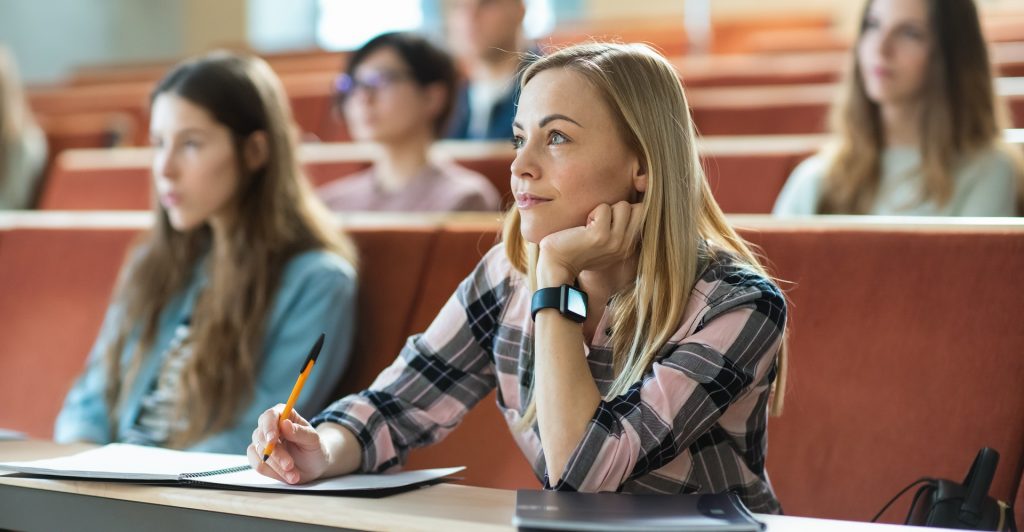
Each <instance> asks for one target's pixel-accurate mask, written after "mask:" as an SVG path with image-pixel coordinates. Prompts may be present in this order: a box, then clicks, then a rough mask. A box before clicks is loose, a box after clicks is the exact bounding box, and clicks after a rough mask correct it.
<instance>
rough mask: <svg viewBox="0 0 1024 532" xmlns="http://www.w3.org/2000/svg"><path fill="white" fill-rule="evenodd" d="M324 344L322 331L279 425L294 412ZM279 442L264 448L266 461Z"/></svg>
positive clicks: (301, 372)
mask: <svg viewBox="0 0 1024 532" xmlns="http://www.w3.org/2000/svg"><path fill="white" fill-rule="evenodd" d="M323 346H324V333H320V338H317V339H316V343H315V344H313V349H312V350H310V351H309V356H308V357H306V363H305V364H303V365H302V371H300V372H299V378H298V380H296V381H295V386H294V387H293V388H292V393H291V395H289V396H288V402H287V403H285V405H284V411H283V412H281V417H279V418H277V423H278V425H280V424H281V421H282V420H284V419H288V416H290V415H291V414H292V407H293V406H295V400H296V399H298V398H299V394H300V393H302V386H303V385H304V384H306V378H307V377H309V373H310V372H311V371H313V364H315V363H316V357H317V356H319V355H320V349H321V348H322V347H323ZM275 443H277V442H273V441H272V442H270V444H269V445H267V448H266V449H264V450H263V461H264V462H266V461H267V458H270V453H272V452H274V444H275Z"/></svg>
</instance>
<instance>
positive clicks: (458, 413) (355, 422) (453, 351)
mask: <svg viewBox="0 0 1024 532" xmlns="http://www.w3.org/2000/svg"><path fill="white" fill-rule="evenodd" d="M499 251H500V247H496V248H494V249H492V250H491V252H489V253H488V255H487V256H485V257H484V259H483V260H482V261H481V262H480V263H479V264H478V265H477V267H476V268H475V270H474V271H473V272H472V273H471V274H470V275H469V277H467V278H466V279H465V280H463V281H462V283H461V284H460V285H459V287H458V289H457V290H456V292H455V294H453V295H452V297H451V298H450V299H449V300H448V302H447V303H445V305H444V307H443V308H442V309H441V312H440V313H439V314H438V315H437V317H436V318H435V319H434V321H433V323H431V325H430V326H429V327H428V328H427V330H426V331H425V332H424V333H422V334H417V335H414V336H412V337H410V338H409V339H408V341H407V342H406V344H405V347H404V348H403V349H402V351H401V353H400V354H399V356H398V358H397V359H396V360H395V361H394V363H392V364H391V366H389V367H388V368H387V369H385V370H384V371H383V372H382V373H381V374H380V375H379V376H378V377H377V379H376V380H375V381H374V382H373V384H372V385H371V386H370V388H369V389H367V390H364V391H362V392H359V393H357V394H354V395H350V396H348V397H345V398H342V399H340V400H338V401H336V402H335V403H333V404H331V405H330V406H328V407H327V408H326V409H325V410H324V411H323V412H321V413H320V414H318V415H317V416H316V417H314V418H313V419H312V420H311V423H312V424H313V425H314V426H315V425H319V424H320V423H323V422H326V421H330V422H334V423H338V424H340V425H342V426H345V427H346V428H348V429H350V430H351V431H352V432H353V433H354V434H355V435H356V437H357V438H358V440H359V443H360V444H361V446H362V451H363V456H362V461H361V465H360V471H363V472H374V473H378V472H385V471H388V470H389V469H392V468H395V467H398V466H400V465H402V464H403V463H404V462H405V459H406V456H407V455H408V452H409V451H410V450H411V449H413V448H416V447H422V446H426V445H430V444H432V443H436V442H438V441H440V440H441V439H443V438H444V437H445V436H446V435H447V434H448V433H449V432H451V430H453V429H454V428H455V427H456V426H457V425H458V424H459V422H460V421H461V420H462V418H463V416H465V414H466V413H467V412H468V411H469V410H470V409H471V408H472V407H473V406H474V405H475V404H476V403H477V402H479V401H480V399H482V398H483V397H485V396H486V395H487V394H488V393H490V391H491V390H492V389H494V387H495V385H496V376H495V371H494V364H493V362H492V356H491V352H492V345H491V343H492V341H493V338H494V331H495V329H496V328H497V325H498V322H499V319H500V315H501V313H502V311H503V308H504V303H505V300H506V299H507V296H508V291H509V282H510V281H509V279H508V276H507V275H503V274H502V272H501V271H499V270H497V269H496V268H494V267H492V266H491V264H490V263H491V262H493V261H489V258H490V257H492V255H494V253H496V252H499ZM506 273H507V272H506Z"/></svg>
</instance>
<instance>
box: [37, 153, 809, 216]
mask: <svg viewBox="0 0 1024 532" xmlns="http://www.w3.org/2000/svg"><path fill="white" fill-rule="evenodd" d="M823 142H824V138H823V137H821V136H819V135H803V136H771V137H758V138H754V137H722V138H710V137H708V138H704V139H702V140H701V153H702V155H703V157H704V166H705V169H706V171H707V174H708V178H709V179H710V182H711V184H712V189H713V190H714V192H715V195H716V197H717V198H718V201H719V203H720V204H721V205H722V208H723V209H725V210H726V212H738V213H768V212H771V208H772V205H773V204H774V201H775V198H776V196H778V193H779V191H780V190H781V189H782V186H783V185H784V184H785V182H786V178H787V177H788V176H789V173H790V172H791V171H792V170H793V168H794V167H795V166H796V165H797V164H798V163H799V162H800V161H801V160H802V159H803V158H804V157H807V156H808V155H810V154H811V153H814V152H815V151H816V150H817V149H818V148H819V147H820V146H821V145H822V143H823ZM373 153H374V147H373V146H372V145H366V144H356V143H335V144H305V145H303V146H302V148H301V151H300V157H301V160H302V161H303V163H304V166H305V169H306V172H307V174H308V175H309V177H310V179H311V180H312V182H313V184H314V185H317V186H319V185H322V184H324V183H326V182H328V181H331V180H333V179H337V178H339V177H343V176H345V175H348V174H350V173H352V172H355V171H358V170H360V169H363V168H366V167H367V166H368V165H369V164H370V160H371V159H372V158H373ZM435 154H436V156H437V157H439V158H450V159H454V160H456V161H457V162H458V163H460V164H462V165H465V166H467V167H468V168H471V169H473V170H475V171H477V172H480V173H481V174H483V175H484V176H486V177H487V178H488V180H490V181H491V182H492V183H493V184H494V186H495V188H497V189H498V190H499V191H502V193H503V194H505V195H506V196H507V195H508V191H509V176H510V171H509V165H510V164H511V162H512V159H513V157H514V155H515V152H514V151H513V150H512V148H511V145H510V144H509V143H507V142H464V141H444V142H440V143H438V145H437V146H436V147H435ZM151 159H152V155H151V151H150V150H149V149H148V148H122V149H111V150H71V151H67V152H65V153H62V154H60V155H59V156H57V160H56V162H55V164H54V165H53V168H52V169H51V171H50V174H49V176H48V177H47V179H46V181H45V183H44V184H43V187H42V192H41V195H40V201H39V208H41V209H48V210H143V209H147V208H149V206H150V190H151V188H152V187H151V183H152V180H151V178H150V175H151V171H150V163H151ZM506 199H508V198H506Z"/></svg>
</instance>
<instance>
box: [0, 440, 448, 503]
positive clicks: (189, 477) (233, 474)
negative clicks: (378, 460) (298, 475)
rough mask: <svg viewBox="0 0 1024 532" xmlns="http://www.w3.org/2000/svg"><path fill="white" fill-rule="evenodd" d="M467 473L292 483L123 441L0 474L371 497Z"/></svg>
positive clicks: (15, 465) (2, 466)
mask: <svg viewBox="0 0 1024 532" xmlns="http://www.w3.org/2000/svg"><path fill="white" fill-rule="evenodd" d="M463 469H465V468H464V467H449V468H443V469H421V470H413V471H403V472H400V473H387V474H379V475H345V476H341V477H335V478H328V479H322V480H318V481H314V482H310V483H307V484H300V485H291V484H285V483H283V482H279V481H277V480H274V479H271V478H267V477H265V476H263V475H260V474H259V473H257V472H255V471H253V470H252V469H251V468H250V467H249V465H248V462H247V461H246V458H245V456H241V455H234V454H217V453H198V452H184V451H175V450H171V449H161V448H159V447H145V446H141V445H130V444H123V443H112V444H109V445H104V446H103V447H98V448H96V449H91V450H88V451H84V452H81V453H78V454H73V455H70V456H65V457H60V458H50V459H46V460H32V461H27V462H0V471H9V472H13V473H20V474H22V475H27V476H41V477H48V478H66V479H75V480H102V481H119V482H136V483H143V484H161V485H181V486H198V487H209V488H222V489H238V490H252V491H283V492H307V493H319V494H328V493H333V494H340V495H370V496H373V495H386V494H390V493H396V492H399V491H404V490H407V489H412V488H416V487H420V486H424V485H428V484H433V483H436V482H440V481H442V480H444V479H445V477H448V476H451V475H454V474H455V473H458V472H459V471H462V470H463Z"/></svg>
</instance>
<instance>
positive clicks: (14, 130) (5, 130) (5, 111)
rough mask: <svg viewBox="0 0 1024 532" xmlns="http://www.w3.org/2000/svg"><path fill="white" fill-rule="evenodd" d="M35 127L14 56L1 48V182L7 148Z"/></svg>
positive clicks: (4, 177)
mask: <svg viewBox="0 0 1024 532" xmlns="http://www.w3.org/2000/svg"><path fill="white" fill-rule="evenodd" d="M34 127H35V120H34V118H33V116H32V111H31V110H30V109H29V107H28V101H27V100H26V98H25V91H24V89H23V88H22V86H21V76H20V75H19V74H18V65H17V63H15V61H14V56H13V55H12V54H11V52H10V51H9V50H8V49H7V48H6V47H3V46H0V182H2V181H3V180H4V179H7V175H6V168H7V157H8V154H7V148H8V146H11V145H12V144H15V143H16V142H18V141H19V139H21V137H22V136H23V135H24V134H25V132H26V131H28V130H29V129H32V128H34Z"/></svg>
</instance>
